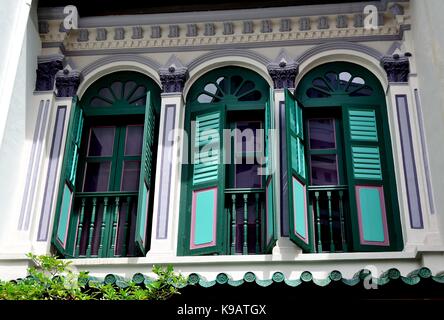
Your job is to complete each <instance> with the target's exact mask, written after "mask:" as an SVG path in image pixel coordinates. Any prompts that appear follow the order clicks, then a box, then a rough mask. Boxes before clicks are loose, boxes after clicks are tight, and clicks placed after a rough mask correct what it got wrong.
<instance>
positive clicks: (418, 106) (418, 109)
mask: <svg viewBox="0 0 444 320" xmlns="http://www.w3.org/2000/svg"><path fill="white" fill-rule="evenodd" d="M415 101H416V112H417V115H418V122H419V132H420V135H421V147H422V151H423V152H422V160H423V162H424V170H425V176H426V183H427V194H428V196H429V206H430V212H431V213H432V214H434V213H435V201H434V199H433V189H432V182H431V175H430V166H429V165H430V164H429V152H428V150H427V144H426V143H425V130H424V118H423V116H422V106H421V100H420V98H419V92H418V89H415Z"/></svg>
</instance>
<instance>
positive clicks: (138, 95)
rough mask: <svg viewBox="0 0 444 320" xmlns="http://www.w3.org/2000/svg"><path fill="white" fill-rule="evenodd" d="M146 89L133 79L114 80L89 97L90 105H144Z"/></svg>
mask: <svg viewBox="0 0 444 320" xmlns="http://www.w3.org/2000/svg"><path fill="white" fill-rule="evenodd" d="M146 92H147V89H146V87H145V86H143V85H138V84H137V83H136V82H134V81H131V80H129V81H126V82H122V81H114V82H113V83H111V85H110V86H109V87H104V88H101V89H100V90H99V91H98V92H97V94H96V95H95V96H94V97H93V98H92V99H91V103H90V105H91V107H112V106H113V105H129V106H144V105H145V103H146Z"/></svg>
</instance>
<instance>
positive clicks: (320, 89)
mask: <svg viewBox="0 0 444 320" xmlns="http://www.w3.org/2000/svg"><path fill="white" fill-rule="evenodd" d="M306 94H307V96H308V97H309V98H328V97H331V96H332V95H348V96H350V97H368V96H371V95H372V94H373V89H372V88H371V87H370V86H368V85H366V83H365V80H364V79H363V78H361V77H354V76H353V75H352V74H351V73H349V72H346V71H344V72H340V73H336V72H327V73H326V74H325V75H324V76H323V77H318V78H316V79H314V80H313V82H312V87H310V88H309V89H308V90H307V92H306Z"/></svg>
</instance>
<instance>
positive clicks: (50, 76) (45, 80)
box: [35, 54, 64, 91]
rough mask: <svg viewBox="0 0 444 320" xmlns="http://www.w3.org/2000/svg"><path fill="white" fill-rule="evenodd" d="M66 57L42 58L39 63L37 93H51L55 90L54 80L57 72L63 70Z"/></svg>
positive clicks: (52, 56)
mask: <svg viewBox="0 0 444 320" xmlns="http://www.w3.org/2000/svg"><path fill="white" fill-rule="evenodd" d="M63 64H64V56H63V55H58V54H57V55H51V56H42V57H39V58H38V61H37V70H36V74H37V78H36V83H35V91H49V90H53V89H54V80H55V76H56V74H57V72H59V71H60V70H62V69H63Z"/></svg>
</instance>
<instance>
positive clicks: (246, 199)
mask: <svg viewBox="0 0 444 320" xmlns="http://www.w3.org/2000/svg"><path fill="white" fill-rule="evenodd" d="M243 254H248V193H244V246H243Z"/></svg>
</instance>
